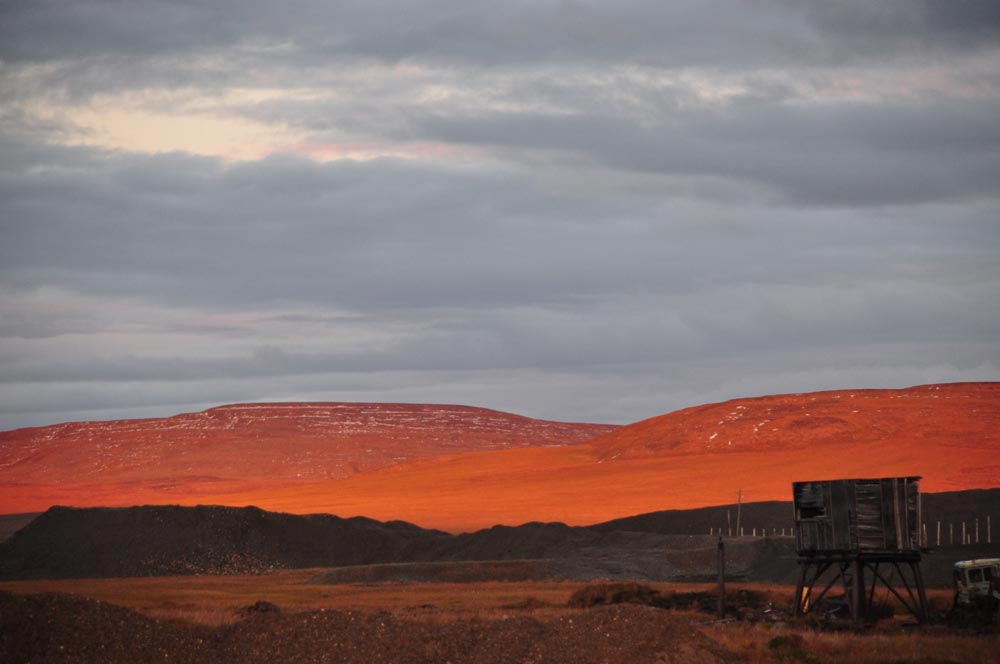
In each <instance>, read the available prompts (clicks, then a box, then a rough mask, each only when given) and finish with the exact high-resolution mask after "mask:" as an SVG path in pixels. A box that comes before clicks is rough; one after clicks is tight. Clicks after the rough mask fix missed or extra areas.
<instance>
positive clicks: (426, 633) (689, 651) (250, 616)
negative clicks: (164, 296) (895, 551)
mask: <svg viewBox="0 0 1000 664" xmlns="http://www.w3.org/2000/svg"><path fill="white" fill-rule="evenodd" d="M245 615H247V617H246V618H245V619H244V620H241V621H239V622H237V623H234V624H232V625H224V626H221V627H217V628H211V627H205V626H195V625H178V624H172V623H168V622H163V621H158V620H154V619H152V618H149V617H146V616H144V615H141V614H139V613H137V612H135V611H132V610H130V609H126V608H123V607H118V606H115V605H112V604H107V603H105V602H100V601H97V600H92V599H86V598H81V597H73V596H69V595H60V594H53V593H49V594H43V595H27V596H16V595H10V594H3V595H0V629H2V638H0V661H4V662H28V661H31V662H36V661H47V662H56V661H58V662H98V661H99V662H109V663H110V662H165V661H170V662H344V663H353V662H357V663H359V664H360V663H366V664H377V663H379V662H396V663H399V664H405V663H409V662H412V663H414V664H416V663H422V662H427V663H431V662H435V663H436V662H470V663H480V662H481V663H484V664H485V663H492V662H496V663H497V664H500V663H503V662H636V663H642V662H676V663H682V662H692V663H693V662H725V661H731V660H732V657H731V653H729V652H727V650H726V649H725V648H723V647H722V646H721V645H719V644H717V643H714V642H713V641H712V640H711V639H709V638H707V637H706V636H704V635H703V634H701V633H699V632H698V631H697V630H696V629H695V628H694V627H692V625H691V624H690V622H689V621H688V620H685V619H683V618H681V617H679V616H677V615H675V614H672V613H671V612H668V611H662V610H658V609H653V608H649V607H641V606H630V605H620V606H611V607H597V608H593V609H589V610H586V611H576V612H572V613H565V614H562V615H549V616H546V617H544V618H539V617H535V616H531V615H518V616H515V617H508V618H500V619H495V620H478V619H446V620H441V621H427V620H419V619H413V618H401V617H396V616H394V615H393V614H391V613H388V612H385V611H376V612H352V611H335V610H319V611H308V612H300V613H286V612H284V611H281V610H278V609H275V608H273V606H272V605H264V606H261V607H259V608H258V609H256V610H254V609H253V608H251V609H249V610H248V611H247V612H246V613H245Z"/></svg>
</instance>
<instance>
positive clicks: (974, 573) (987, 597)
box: [954, 558, 1000, 607]
mask: <svg viewBox="0 0 1000 664" xmlns="http://www.w3.org/2000/svg"><path fill="white" fill-rule="evenodd" d="M954 578H955V606H956V607H959V606H976V605H980V604H986V605H992V606H995V605H996V604H997V603H998V602H1000V558H977V559H976V560H961V561H959V562H957V563H955V577H954Z"/></svg>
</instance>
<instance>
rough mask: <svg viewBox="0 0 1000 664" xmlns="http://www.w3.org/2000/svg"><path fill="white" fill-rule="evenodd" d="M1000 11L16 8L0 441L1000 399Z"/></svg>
mask: <svg viewBox="0 0 1000 664" xmlns="http://www.w3.org/2000/svg"><path fill="white" fill-rule="evenodd" d="M998 37H1000V10H998V9H997V5H996V3H994V2H974V1H971V0H969V1H952V2H933V1H930V0H928V1H926V2H887V3H862V2H829V1H828V2H815V3H798V2H794V3H793V2H779V1H775V2H760V3H753V4H751V3H743V2H735V1H729V0H718V1H713V2H692V3H666V4H665V3H655V2H641V1H630V2H625V3H601V2H531V3H505V4H502V5H498V4H496V3H461V4H459V5H456V4H454V3H443V2H434V1H430V0H425V1H414V2H395V3H389V4H375V3H367V4H364V5H358V4H356V3H343V4H340V3H329V2H298V3H265V2H262V3H255V2H244V1H241V2H215V3H179V2H169V3H168V2H162V3H161V2H129V3H119V2H96V1H89V0H81V1H77V2H6V3H2V4H0V98H2V99H3V100H4V101H3V104H2V105H0V428H4V429H7V428H13V427H16V426H24V425H29V424H42V423H48V422H54V421H59V420H66V419H76V418H80V417H119V416H122V417H124V416H137V415H151V414H169V413H171V412H176V411H178V410H184V409H188V408H194V407H202V406H210V405H214V404H217V403H224V402H232V401H246V400H265V399H344V400H376V401H377V400H393V401H400V400H403V401H446V402H452V403H469V404H473V405H483V406H488V407H494V408H500V409H508V410H513V411H516V412H521V413H524V414H528V415H534V416H538V417H549V418H563V419H589V420H604V421H614V422H628V421H634V420H637V419H640V418H643V417H648V416H652V415H656V414H659V413H662V412H666V411H669V410H672V409H675V408H680V407H684V406H687V405H692V404H694V403H701V402H705V401H709V400H716V399H724V398H730V397H736V396H745V395H754V394H763V393H772V392H780V391H802V390H809V389H829V388H836V387H888V386H905V385H909V384H915V383H921V382H932V381H950V380H997V379H998V378H1000V368H998V358H1000V316H998V315H997V313H996V312H995V310H996V306H995V303H996V302H997V301H1000V269H998V267H997V266H998V265H1000V260H998V259H1000V110H998V109H1000V74H998V72H1000V39H998Z"/></svg>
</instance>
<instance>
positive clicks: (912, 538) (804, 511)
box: [792, 477, 927, 622]
mask: <svg viewBox="0 0 1000 664" xmlns="http://www.w3.org/2000/svg"><path fill="white" fill-rule="evenodd" d="M792 498H793V504H794V507H795V536H796V540H797V544H798V554H799V566H800V568H801V573H800V575H799V581H798V585H797V589H796V607H795V612H796V614H799V615H801V614H804V613H808V612H809V611H810V610H812V609H813V607H814V606H815V605H817V604H819V602H820V601H821V600H822V599H823V598H824V597H825V596H826V594H827V592H828V591H829V590H830V589H831V588H832V587H833V586H834V585H836V584H837V583H838V581H839V582H840V585H842V587H843V589H844V596H845V599H846V601H847V606H848V609H849V611H850V614H851V617H852V618H853V619H854V620H855V621H861V620H864V619H865V618H867V617H869V616H870V614H871V609H872V607H873V603H874V601H875V590H876V587H877V586H878V584H879V583H880V582H881V583H882V584H883V585H884V586H885V587H886V588H887V589H888V592H891V593H892V594H893V595H895V596H896V598H897V599H899V601H900V602H902V604H903V605H904V606H905V607H906V608H907V610H909V611H910V612H911V613H913V615H914V616H916V618H917V620H918V621H920V622H926V620H927V597H926V593H925V591H924V583H923V578H922V576H921V574H920V549H921V546H922V544H923V541H922V538H921V523H922V519H921V514H920V510H921V502H920V478H919V477H888V478H878V479H842V480H824V481H817V482H795V483H793V484H792ZM869 580H870V584H869ZM821 583H825V585H824V586H823V587H822V589H821V590H820V591H819V592H816V589H817V588H818V587H819V586H820V584H821Z"/></svg>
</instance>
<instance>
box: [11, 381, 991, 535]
mask: <svg viewBox="0 0 1000 664" xmlns="http://www.w3.org/2000/svg"><path fill="white" fill-rule="evenodd" d="M209 412H211V411H209ZM566 426H570V425H566ZM584 426H585V425H584ZM998 430H1000V384H998V383H971V384H953V385H940V386H933V385H932V386H923V387H916V388H910V389H905V390H846V391H837V392H818V393H807V394H793V395H778V396H767V397H759V398H748V399H737V400H733V401H728V402H724V403H719V404H709V405H704V406H697V407H694V408H688V409H685V410H681V411H677V412H674V413H670V414H667V415H662V416H659V417H655V418H652V419H649V420H645V421H643V422H638V423H636V424H633V425H630V426H627V427H622V428H619V429H616V430H613V431H610V432H609V433H605V434H604V435H602V436H598V437H596V438H594V439H592V440H590V441H587V442H583V443H580V444H576V445H567V446H560V447H528V446H520V447H517V448H512V449H501V450H494V451H485V452H460V453H458V454H447V452H446V453H445V454H444V455H441V453H440V451H439V452H438V455H436V456H431V455H425V456H424V457H423V458H419V459H416V460H412V461H408V462H406V463H399V464H397V465H393V466H391V467H384V468H381V469H377V470H373V471H369V472H361V473H357V474H353V475H351V476H349V477H341V478H337V477H331V478H329V479H327V478H323V477H315V476H314V477H310V478H307V479H297V480H294V481H293V480H291V479H289V478H286V477H282V476H278V475H275V476H272V477H263V476H260V475H257V476H254V477H238V476H232V475H230V476H226V477H219V478H215V477H212V476H211V475H212V472H211V469H209V468H205V469H204V471H203V476H201V477H191V478H189V479H188V480H185V481H178V482H177V483H175V484H173V485H171V484H170V483H169V482H168V483H160V484H157V485H155V486H154V485H152V484H150V483H147V482H141V481H129V482H122V481H115V480H111V481H108V480H105V479H104V478H101V479H98V478H96V477H95V478H94V481H71V480H70V479H67V480H65V481H59V482H44V483H43V482H30V483H27V484H23V485H20V486H14V485H12V484H9V483H8V484H5V485H3V486H0V502H2V503H3V504H4V505H5V506H6V505H9V504H17V505H19V508H17V509H10V508H8V509H5V510H4V511H7V512H14V511H31V510H37V509H44V507H47V506H48V505H49V504H53V503H63V504H73V505H111V504H116V505H125V504H136V503H154V502H155V503H165V502H171V503H180V504H188V505H192V504H197V503H217V504H228V505H246V504H253V505H257V506H259V507H262V508H265V509H271V510H281V511H288V512H299V513H306V512H332V513H335V514H339V515H341V516H353V515H365V516H369V517H373V518H377V519H383V520H389V519H404V520H407V521H412V522H415V523H417V524H419V525H421V526H425V527H436V528H442V529H445V530H451V531H461V530H472V529H477V528H482V527H488V526H491V525H494V524H496V523H508V524H516V523H523V522H526V521H532V520H541V521H552V520H558V521H565V522H567V523H571V524H584V523H593V522H597V521H603V520H607V519H612V518H616V517H621V516H627V515H632V514H638V513H642V512H650V511H655V510H662V509H682V508H693V507H702V506H706V505H717V504H723V503H729V502H734V501H735V498H736V491H737V489H738V488H742V489H743V495H744V500H747V501H758V500H788V499H789V493H790V483H791V482H792V481H794V480H804V479H831V478H837V477H878V476H894V475H922V476H923V477H924V482H923V483H922V489H923V490H924V491H931V492H934V491H949V490H961V489H971V488H990V487H996V486H1000V442H998V439H997V437H996V432H997V431H998ZM109 479H111V478H109ZM102 480H103V481H102ZM15 495H20V496H28V495H31V496H33V497H35V499H34V502H31V501H27V500H23V499H22V500H20V501H18V500H13V499H14V497H15ZM42 503H44V505H43V504H42ZM29 505H30V507H29Z"/></svg>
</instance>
